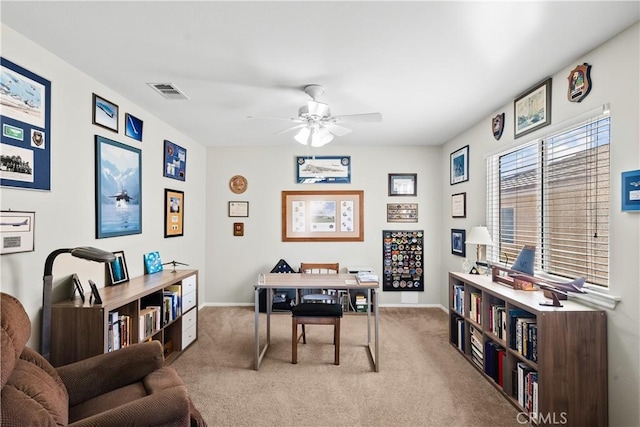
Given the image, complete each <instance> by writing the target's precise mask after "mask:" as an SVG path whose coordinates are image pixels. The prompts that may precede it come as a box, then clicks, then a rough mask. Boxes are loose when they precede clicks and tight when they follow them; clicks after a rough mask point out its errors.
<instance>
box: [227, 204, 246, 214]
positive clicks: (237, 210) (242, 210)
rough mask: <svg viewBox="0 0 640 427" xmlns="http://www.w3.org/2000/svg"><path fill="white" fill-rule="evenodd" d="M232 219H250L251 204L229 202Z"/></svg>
mask: <svg viewBox="0 0 640 427" xmlns="http://www.w3.org/2000/svg"><path fill="white" fill-rule="evenodd" d="M229 216H230V217H248V216H249V202H229Z"/></svg>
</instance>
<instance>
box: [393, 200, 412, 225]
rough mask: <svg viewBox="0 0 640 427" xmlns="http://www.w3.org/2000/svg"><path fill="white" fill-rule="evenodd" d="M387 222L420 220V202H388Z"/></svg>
mask: <svg viewBox="0 0 640 427" xmlns="http://www.w3.org/2000/svg"><path fill="white" fill-rule="evenodd" d="M387 222H418V204H417V203H387Z"/></svg>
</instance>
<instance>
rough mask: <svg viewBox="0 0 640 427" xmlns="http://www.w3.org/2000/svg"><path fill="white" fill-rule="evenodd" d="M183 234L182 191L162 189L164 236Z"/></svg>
mask: <svg viewBox="0 0 640 427" xmlns="http://www.w3.org/2000/svg"><path fill="white" fill-rule="evenodd" d="M183 235H184V192H183V191H178V190H170V189H168V188H165V189H164V237H178V236H183Z"/></svg>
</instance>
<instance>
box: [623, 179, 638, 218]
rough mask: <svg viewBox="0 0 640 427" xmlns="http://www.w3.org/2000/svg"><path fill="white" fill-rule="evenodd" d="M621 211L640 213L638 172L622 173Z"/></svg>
mask: <svg viewBox="0 0 640 427" xmlns="http://www.w3.org/2000/svg"><path fill="white" fill-rule="evenodd" d="M622 210H623V211H640V170H635V171H629V172H622Z"/></svg>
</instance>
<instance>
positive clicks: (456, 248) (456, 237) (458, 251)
mask: <svg viewBox="0 0 640 427" xmlns="http://www.w3.org/2000/svg"><path fill="white" fill-rule="evenodd" d="M466 234H467V232H466V230H462V229H458V228H452V229H451V253H452V254H453V255H457V256H461V257H463V258H464V257H465V256H466V255H467V251H466V244H465V241H466V240H467V238H466Z"/></svg>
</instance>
